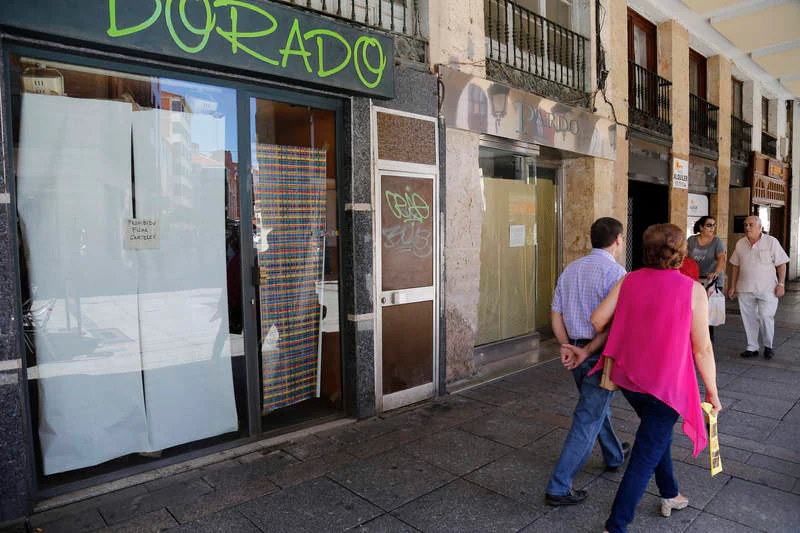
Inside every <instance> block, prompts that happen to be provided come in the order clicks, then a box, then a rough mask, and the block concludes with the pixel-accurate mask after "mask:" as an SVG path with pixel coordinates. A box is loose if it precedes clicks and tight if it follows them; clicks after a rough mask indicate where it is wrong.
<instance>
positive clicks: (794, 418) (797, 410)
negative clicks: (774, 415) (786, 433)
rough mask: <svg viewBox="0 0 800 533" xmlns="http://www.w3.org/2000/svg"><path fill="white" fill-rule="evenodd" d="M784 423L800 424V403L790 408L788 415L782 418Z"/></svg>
mask: <svg viewBox="0 0 800 533" xmlns="http://www.w3.org/2000/svg"><path fill="white" fill-rule="evenodd" d="M783 421H784V422H794V423H795V424H800V403H798V404H796V405H795V406H794V407H792V408H791V409H790V410H789V412H788V413H786V415H785V416H784V417H783Z"/></svg>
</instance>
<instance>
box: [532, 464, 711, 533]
mask: <svg viewBox="0 0 800 533" xmlns="http://www.w3.org/2000/svg"><path fill="white" fill-rule="evenodd" d="M585 488H586V490H588V491H589V497H588V498H587V499H586V500H585V501H584V502H583V503H582V504H581V505H572V506H568V507H567V506H565V507H556V508H555V509H553V508H551V509H552V510H551V511H550V512H548V513H547V515H546V517H547V518H548V519H549V520H550V521H551V522H553V523H557V524H560V525H561V528H562V529H560V530H561V531H583V530H588V531H592V532H595V533H599V532H600V531H603V528H604V525H605V521H606V520H607V519H608V516H609V513H610V512H611V505H612V503H613V501H614V497H615V496H616V493H617V488H618V484H617V483H614V482H611V481H609V480H607V479H603V478H597V479H596V480H594V481H592V482H591V483H589V484H588V485H587V486H586V487H585ZM659 508H660V500H659V498H657V497H655V496H653V495H652V494H648V493H645V494H644V496H643V497H642V499H641V500H640V501H639V505H638V506H637V507H636V514H635V516H634V519H633V522H632V523H631V524H630V525H629V526H628V532H629V533H651V532H664V533H667V532H670V533H672V532H675V531H686V530H687V529H688V528H689V525H690V524H691V522H692V521H693V520H694V519H695V518H696V517H697V515H698V514H699V511H698V510H697V509H694V508H692V507H688V508H686V509H683V510H681V511H675V512H674V513H673V514H672V516H671V517H670V518H667V519H665V518H664V517H663V516H661V514H659ZM535 524H536V522H534V524H533V525H535ZM539 531H547V530H543V529H538V530H537V529H534V528H533V527H529V528H528V529H525V530H523V532H524V533H537V532H539Z"/></svg>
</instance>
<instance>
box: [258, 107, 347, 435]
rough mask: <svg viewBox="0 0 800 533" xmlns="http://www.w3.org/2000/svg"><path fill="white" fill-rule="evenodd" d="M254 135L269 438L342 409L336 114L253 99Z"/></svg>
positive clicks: (261, 369) (264, 427)
mask: <svg viewBox="0 0 800 533" xmlns="http://www.w3.org/2000/svg"><path fill="white" fill-rule="evenodd" d="M250 138H251V146H250V164H251V176H252V196H253V220H252V234H251V235H249V236H248V237H251V238H252V244H253V250H252V264H253V270H252V271H253V283H254V285H255V287H256V291H255V296H254V298H255V303H256V305H255V306H254V307H255V315H256V318H257V320H256V326H255V328H253V329H254V330H255V332H256V334H257V337H258V343H257V345H258V358H259V367H258V375H260V376H261V379H260V380H259V382H260V383H259V386H260V399H261V402H260V403H261V415H262V431H264V432H269V431H274V430H276V429H279V428H281V427H283V426H286V425H296V424H298V423H301V422H304V421H306V420H310V419H318V418H319V417H321V416H327V415H332V416H335V415H336V413H337V411H339V410H340V409H341V406H342V363H341V356H340V348H339V347H340V333H339V330H340V328H339V244H338V231H337V202H336V149H335V147H336V113H335V111H334V110H331V109H319V108H315V107H311V106H308V105H297V104H292V103H287V102H281V101H274V100H269V99H266V98H255V97H253V98H250ZM245 242H247V239H245Z"/></svg>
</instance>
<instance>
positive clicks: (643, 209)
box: [626, 180, 669, 272]
mask: <svg viewBox="0 0 800 533" xmlns="http://www.w3.org/2000/svg"><path fill="white" fill-rule="evenodd" d="M665 222H669V187H667V186H665V185H657V184H655V183H647V182H644V181H634V180H630V181H628V235H627V238H626V242H627V247H628V248H627V265H626V268H627V270H628V271H629V272H631V271H633V270H637V269H639V268H642V266H644V261H643V258H642V235H644V231H645V230H646V229H647V228H648V227H649V226H652V225H653V224H662V223H665Z"/></svg>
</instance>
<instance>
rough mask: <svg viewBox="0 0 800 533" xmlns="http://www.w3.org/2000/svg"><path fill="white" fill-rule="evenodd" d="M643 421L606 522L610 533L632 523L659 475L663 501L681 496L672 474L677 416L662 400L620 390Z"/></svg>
mask: <svg viewBox="0 0 800 533" xmlns="http://www.w3.org/2000/svg"><path fill="white" fill-rule="evenodd" d="M621 390H622V394H624V395H625V398H626V399H627V400H628V403H630V404H631V407H633V409H634V411H636V414H637V415H639V418H640V419H641V422H640V424H639V429H638V430H637V431H636V440H635V441H634V443H633V450H631V460H630V462H629V463H628V468H626V469H625V475H624V476H623V477H622V481H621V482H620V484H619V489H618V490H617V496H616V498H614V505H613V506H612V507H611V516H610V517H609V518H608V520H607V521H606V529H607V530H608V532H609V533H625V531H626V528H627V527H628V524H630V523H631V522H632V521H633V514H634V512H635V511H636V505H637V504H638V503H639V500H641V499H642V495H644V491H645V489H646V488H647V483H648V482H649V481H650V478H651V477H652V476H653V473H655V475H656V485H658V490H659V492H660V493H661V497H662V498H674V497H675V496H677V495H678V481H677V480H676V479H675V474H674V473H673V471H672V455H671V450H670V448H671V447H672V430H673V427H674V426H675V422H677V421H678V413H677V412H676V411H675V410H674V409H673V408H672V407H670V406H669V405H667V404H665V403H664V402H662V401H661V400H659V399H657V398H655V397H653V396H651V395H649V394H642V393H639V392H631V391H629V390H625V389H621Z"/></svg>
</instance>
